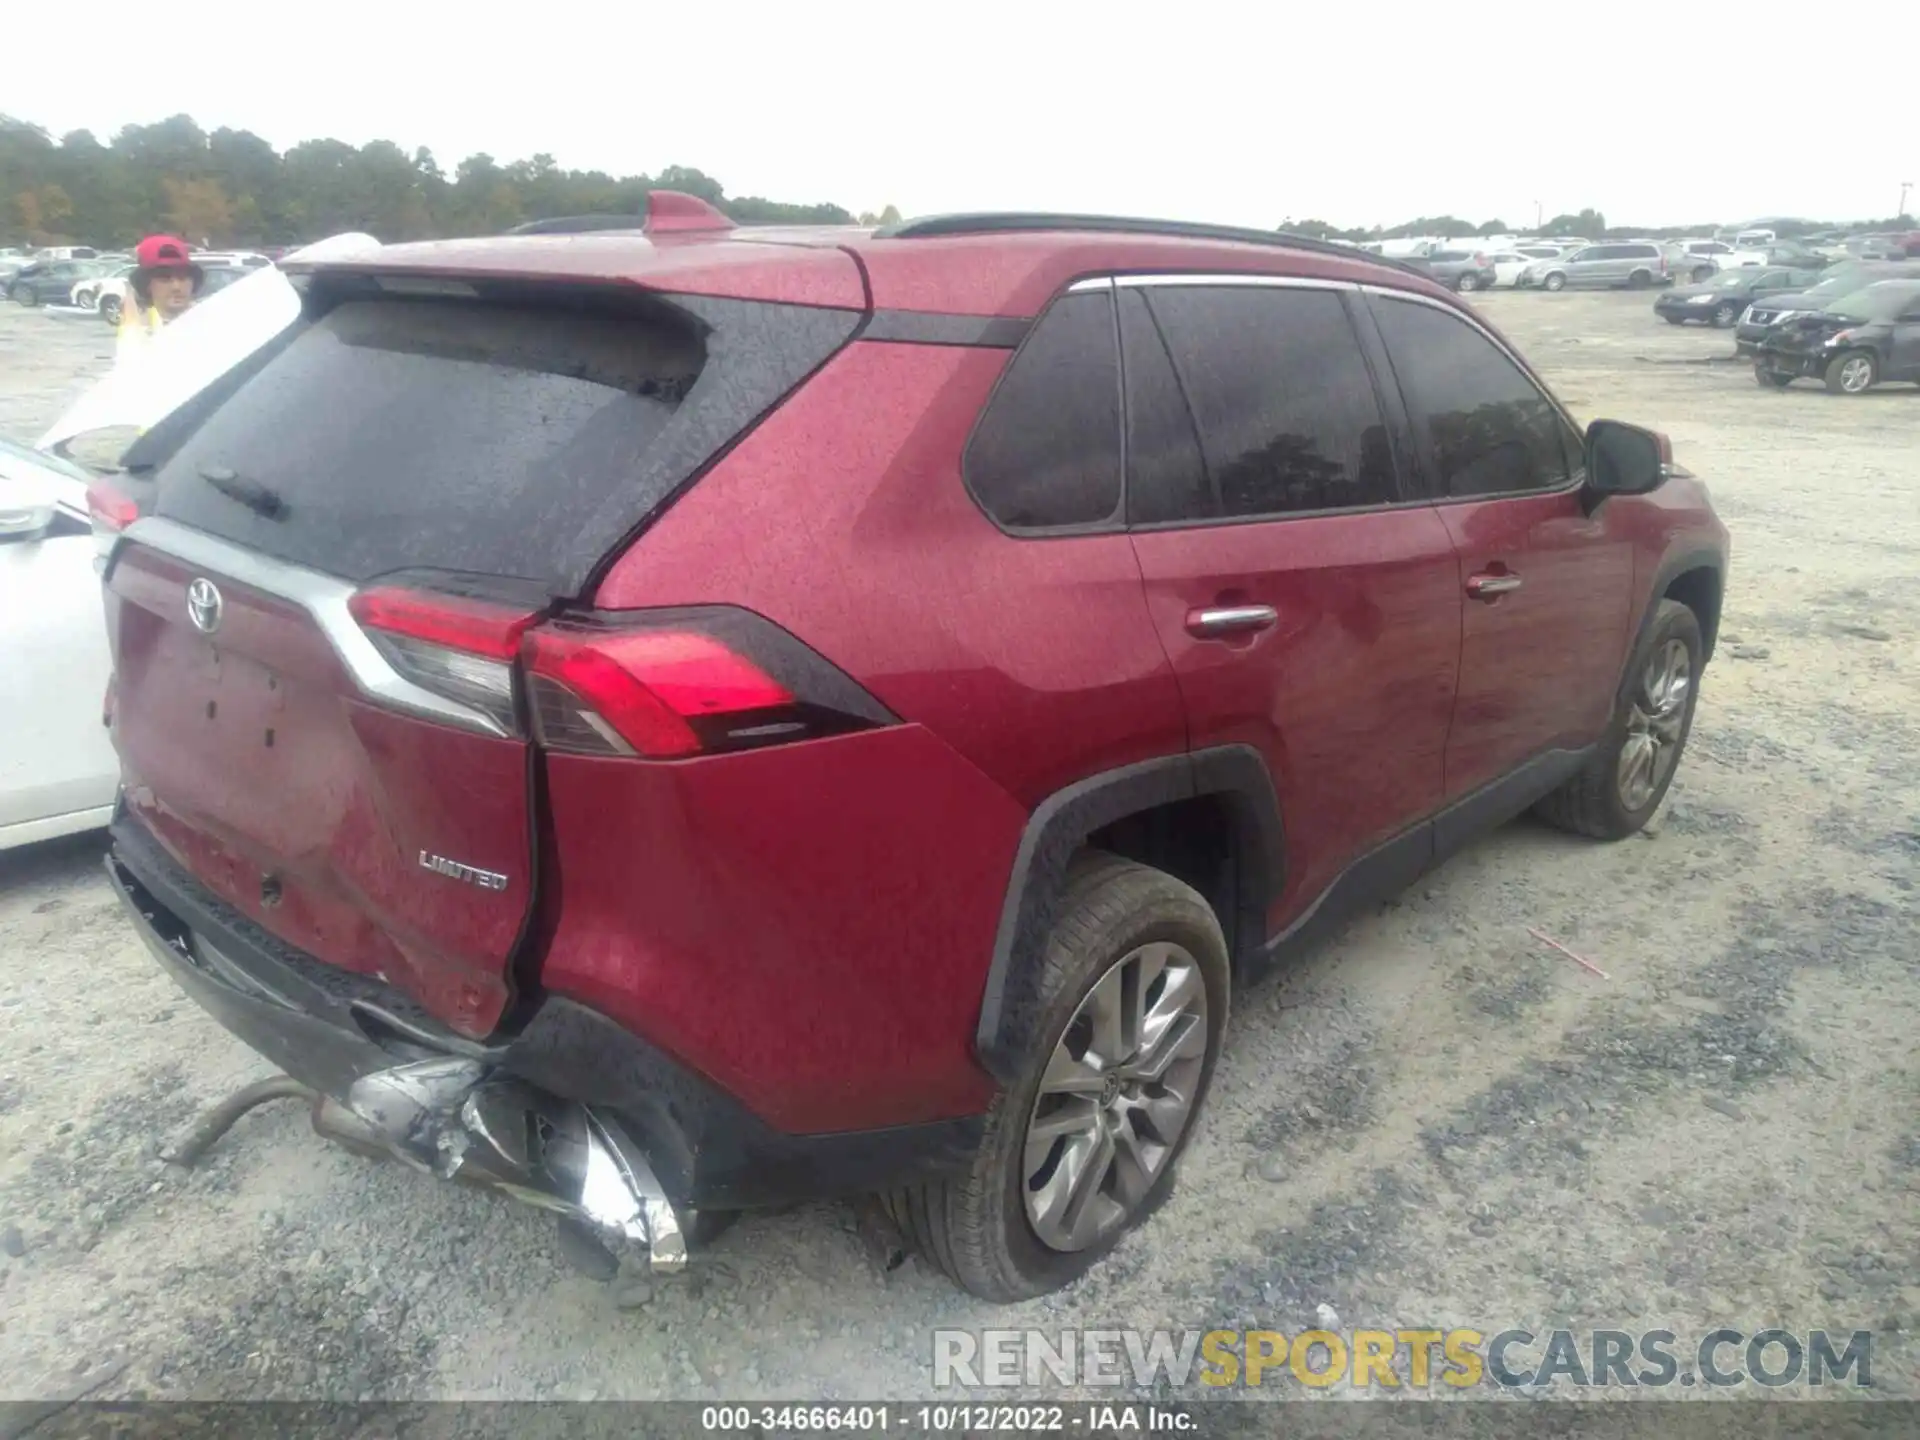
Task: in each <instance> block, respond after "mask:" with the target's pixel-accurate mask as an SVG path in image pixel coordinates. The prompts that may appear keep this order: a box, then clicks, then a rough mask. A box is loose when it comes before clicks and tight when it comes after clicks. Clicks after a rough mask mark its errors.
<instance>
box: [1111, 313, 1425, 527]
mask: <svg viewBox="0 0 1920 1440" xmlns="http://www.w3.org/2000/svg"><path fill="white" fill-rule="evenodd" d="M1136 299H1138V300H1139V301H1140V302H1141V303H1140V305H1139V306H1138V308H1135V307H1134V301H1135V300H1136ZM1123 300H1124V301H1125V304H1124V305H1123V307H1122V312H1121V313H1122V322H1123V325H1124V326H1125V334H1126V344H1127V352H1126V353H1127V369H1128V386H1129V402H1130V404H1129V411H1130V423H1131V425H1132V427H1133V428H1132V432H1131V435H1130V441H1131V446H1132V449H1131V451H1130V459H1131V463H1132V465H1133V471H1132V474H1131V477H1130V480H1131V483H1130V485H1129V494H1130V495H1131V496H1132V497H1133V499H1132V500H1131V502H1130V509H1131V511H1132V515H1131V518H1132V519H1133V520H1134V522H1135V523H1139V524H1150V523H1164V522H1169V521H1179V520H1207V519H1229V518H1250V517H1256V516H1270V515H1272V516H1277V515H1287V514H1299V513H1306V512H1314V511H1323V510H1340V509H1354V508H1359V507H1364V506H1371V505H1384V504H1390V503H1392V502H1394V501H1396V500H1398V499H1399V498H1400V495H1399V488H1398V484H1397V482H1396V477H1395V473H1394V464H1393V450H1392V446H1391V444H1390V443H1389V441H1388V439H1387V430H1386V423H1385V420H1384V418H1383V417H1382V414H1381V410H1380V401H1379V396H1378V395H1377V393H1376V392H1375V390H1374V385H1373V377H1372V374H1371V373H1370V372H1369V371H1368V369H1367V364H1366V360H1365V358H1364V357H1363V356H1362V354H1361V351H1360V344H1359V341H1358V339H1357V337H1356V336H1355V334H1354V330H1353V324H1352V321H1351V320H1350V319H1349V317H1348V315H1347V310H1346V306H1345V304H1344V303H1343V302H1342V300H1341V298H1340V296H1339V295H1338V294H1336V293H1334V292H1333V291H1329V290H1313V289H1291V288H1266V287H1255V286H1238V285H1223V286H1217V287H1216V286H1185V285H1173V286H1149V287H1146V288H1144V289H1142V290H1140V291H1138V292H1134V293H1133V294H1129V295H1125V296H1123ZM1182 412H1184V418H1185V419H1186V421H1187V423H1188V425H1189V426H1190V427H1191V429H1190V431H1186V432H1184V433H1183V427H1182V425H1181V424H1180V421H1181V419H1182V418H1183V416H1182ZM1189 434H1190V435H1191V436H1192V437H1194V438H1193V439H1189V438H1187V435H1189ZM1196 465H1197V467H1198V471H1197V473H1196Z"/></svg>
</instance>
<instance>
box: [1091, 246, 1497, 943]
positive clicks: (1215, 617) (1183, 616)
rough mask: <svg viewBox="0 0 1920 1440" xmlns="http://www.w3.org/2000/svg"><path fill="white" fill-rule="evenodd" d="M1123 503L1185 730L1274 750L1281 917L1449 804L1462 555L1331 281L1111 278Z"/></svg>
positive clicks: (1196, 740) (1277, 910) (1346, 302)
mask: <svg viewBox="0 0 1920 1440" xmlns="http://www.w3.org/2000/svg"><path fill="white" fill-rule="evenodd" d="M1120 284H1121V288H1120V290H1119V295H1118V299H1119V302H1120V315H1121V327H1120V328H1121V341H1122V355H1123V360H1124V365H1125V370H1126V382H1127V392H1128V461H1129V470H1128V523H1129V525H1130V526H1131V528H1132V533H1133V544H1134V549H1135V552H1136V553H1137V554H1138V556H1139V558H1140V569H1141V574H1142V577H1143V578H1144V580H1145V583H1146V593H1147V606H1148V610H1149V612H1150V613H1151V615H1152V617H1153V621H1154V625H1155V628H1156V629H1157V631H1158V632H1159V635H1160V639H1161V643H1162V644H1163V645H1164V646H1165V648H1166V651H1167V654H1168V656H1169V657H1170V658H1171V660H1172V662H1173V667H1174V673H1175V675H1176V676H1177V678H1178V680H1179V684H1180V691H1181V697H1182V700H1183V702H1184V705H1185V709H1186V715H1187V727H1188V735H1189V741H1190V743H1191V745H1192V747H1193V748H1194V749H1195V750H1201V749H1206V748H1209V747H1212V746H1221V745H1249V746H1252V747H1253V748H1255V749H1256V750H1258V751H1259V752H1260V753H1261V754H1262V755H1263V756H1264V757H1265V759H1266V762H1267V767H1268V770H1269V772H1270V773H1271V775H1272V777H1273V781H1274V786H1275V789H1276V791H1277V793H1278V796H1279V800H1280V811H1281V823H1282V825H1283V827H1284V829H1285V844H1286V861H1287V864H1286V875H1285V884H1284V889H1283V891H1282V893H1281V895H1280V898H1279V900H1278V901H1277V902H1276V903H1275V904H1274V906H1273V907H1272V909H1271V910H1270V912H1269V916H1268V920H1269V925H1270V927H1271V928H1272V929H1276V930H1277V929H1279V928H1281V927H1283V926H1284V925H1286V924H1288V923H1290V921H1291V920H1292V919H1293V918H1295V917H1296V916H1297V915H1298V914H1300V913H1301V912H1302V911H1303V910H1304V908H1305V907H1306V906H1307V905H1308V904H1309V903H1310V902H1311V901H1312V900H1313V899H1314V897H1316V896H1318V895H1319V894H1320V893H1321V891H1322V890H1323V889H1324V888H1325V887H1326V886H1327V884H1328V883H1329V882H1331V881H1332V880H1334V879H1335V878H1336V877H1337V876H1338V875H1339V874H1340V872H1341V871H1342V870H1343V869H1345V868H1346V866H1347V865H1348V864H1350V863H1351V862H1352V861H1353V860H1355V859H1356V858H1358V857H1359V856H1360V855H1362V854H1364V853H1365V852H1366V851H1368V850H1370V849H1372V848H1374V847H1375V846H1377V845H1379V844H1380V843H1381V842H1383V841H1385V840H1388V839H1390V838H1392V837H1394V836H1396V835H1399V834H1400V833H1402V832H1403V831H1407V830H1408V829H1409V827H1411V826H1413V825H1415V824H1416V822H1418V821H1420V820H1421V819H1424V818H1425V817H1426V816H1427V815H1428V814H1430V813H1431V812H1432V811H1433V810H1434V809H1435V808H1437V807H1438V805H1439V804H1440V801H1441V794H1442V785H1443V781H1444V773H1443V769H1442V761H1443V751H1444V748H1445V744H1446V735H1447V725H1448V721H1449V718H1450V715H1451V711H1452V705H1453V689H1454V672H1455V667H1456V662H1457V658H1458V651H1459V627H1460V608H1461V602H1460V578H1459V565H1458V562H1457V561H1456V559H1455V558H1454V553H1453V547H1452V544H1451V542H1450V540H1449V539H1448V536H1447V531H1446V527H1445V526H1444V525H1443V524H1442V523H1441V520H1440V517H1439V515H1438V513H1437V512H1436V511H1435V510H1434V509H1433V507H1432V506H1431V505H1430V504H1428V503H1427V502H1426V501H1425V500H1424V499H1423V498H1420V497H1418V496H1417V494H1416V493H1415V492H1414V490H1413V489H1412V487H1411V486H1410V485H1409V484H1408V483H1407V477H1406V475H1405V472H1404V470H1403V468H1402V466H1401V465H1400V464H1398V463H1397V457H1396V454H1395V447H1394V445H1393V443H1392V442H1391V441H1390V439H1389V434H1388V424H1387V420H1386V418H1385V414H1384V412H1383V409H1382V405H1381V401H1380V397H1379V395H1378V393H1377V392H1376V389H1375V381H1374V377H1373V375H1372V373H1371V371H1370V369H1369V366H1368V363H1367V361H1366V359H1365V357H1364V355H1363V353H1362V350H1361V347H1360V344H1359V341H1358V339H1357V336H1356V332H1355V329H1354V320H1353V314H1352V312H1350V310H1349V306H1350V305H1352V304H1355V303H1357V302H1356V301H1355V300H1354V299H1353V298H1352V297H1350V296H1348V295H1344V294H1342V293H1341V292H1340V291H1339V290H1337V289H1331V288H1318V287H1314V286H1312V285H1311V284H1310V283H1309V284H1301V285H1292V284H1287V283H1284V282H1275V281H1272V280H1264V279H1255V278H1251V277H1250V278H1249V279H1248V280H1247V281H1245V282H1236V281H1234V280H1233V279H1231V278H1229V277H1208V278H1207V279H1205V280H1203V281H1196V280H1194V278H1193V277H1161V276H1153V277H1131V278H1129V279H1127V280H1123V281H1122V282H1120Z"/></svg>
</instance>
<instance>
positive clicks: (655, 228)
mask: <svg viewBox="0 0 1920 1440" xmlns="http://www.w3.org/2000/svg"><path fill="white" fill-rule="evenodd" d="M731 229H733V221H731V220H729V219H728V218H727V217H726V216H725V215H723V214H721V213H720V212H719V211H718V210H716V209H715V208H714V207H713V206H711V205H709V204H708V203H707V202H706V201H704V200H702V199H701V198H700V197H699V196H698V195H688V194H685V193H683V192H681V191H679V190H649V191H648V192H647V213H646V214H645V215H558V216H554V217H553V218H551V219H547V220H529V221H528V222H527V223H526V224H524V225H516V226H514V227H513V229H511V230H509V231H507V234H509V235H584V234H588V233H590V232H592V231H595V230H638V231H639V232H640V233H641V234H643V235H688V234H711V233H716V232H723V231H727V230H731Z"/></svg>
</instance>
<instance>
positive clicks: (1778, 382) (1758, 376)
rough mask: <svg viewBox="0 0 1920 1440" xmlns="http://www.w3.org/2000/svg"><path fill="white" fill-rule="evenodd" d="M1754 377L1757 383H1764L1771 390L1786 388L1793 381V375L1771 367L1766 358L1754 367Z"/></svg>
mask: <svg viewBox="0 0 1920 1440" xmlns="http://www.w3.org/2000/svg"><path fill="white" fill-rule="evenodd" d="M1753 378H1754V381H1755V382H1756V383H1757V384H1760V385H1764V386H1766V387H1767V388H1768V389H1769V390H1784V389H1786V388H1787V386H1789V385H1791V384H1792V383H1793V376H1791V375H1788V374H1786V373H1785V372H1783V371H1780V370H1772V369H1769V368H1768V367H1767V364H1766V362H1765V361H1764V360H1763V361H1761V362H1759V363H1758V364H1756V365H1755V366H1754V367H1753Z"/></svg>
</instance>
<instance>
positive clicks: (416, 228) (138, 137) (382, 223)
mask: <svg viewBox="0 0 1920 1440" xmlns="http://www.w3.org/2000/svg"><path fill="white" fill-rule="evenodd" d="M655 189H661V190H680V191H684V192H686V193H687V194H690V195H698V196H699V197H700V198H701V199H703V200H706V201H708V202H710V203H711V204H713V205H715V206H717V207H718V208H719V209H721V210H722V211H724V212H725V213H726V214H727V215H729V216H730V217H731V218H732V219H733V220H734V221H735V222H737V223H739V224H742V225H764V224H826V225H844V224H850V223H852V222H853V221H854V219H855V216H854V215H853V214H852V213H851V212H849V211H848V210H846V209H844V208H843V207H841V206H839V205H832V204H810V205H800V204H789V203H785V202H782V201H776V200H766V199H762V198H761V197H759V196H729V195H728V194H727V193H726V191H725V190H724V188H723V187H722V186H721V184H720V182H719V181H718V180H716V179H714V178H713V177H712V176H710V175H707V174H705V173H704V172H702V171H699V170H695V169H691V168H689V167H686V166H682V165H672V166H669V167H667V168H666V169H665V170H662V171H661V172H660V173H659V174H658V175H624V176H614V175H609V174H607V173H605V172H604V171H600V170H566V169H562V168H561V167H560V166H559V165H558V164H556V163H555V161H554V158H553V157H552V156H551V155H535V156H534V157H533V158H532V159H530V160H515V161H513V162H511V163H508V164H501V163H500V162H499V161H497V160H495V159H494V158H493V157H492V156H491V155H469V156H468V157H467V158H466V159H464V160H462V161H460V162H459V163H458V164H457V165H455V166H454V167H453V170H452V172H451V173H448V172H447V171H446V170H445V169H444V168H443V167H442V166H441V165H440V163H439V162H438V161H437V160H436V159H435V158H434V155H433V152H432V151H431V150H428V149H426V148H424V147H422V148H420V149H416V150H415V151H414V152H413V153H412V154H408V153H407V152H406V151H405V150H402V149H401V148H400V147H399V146H398V145H395V144H393V143H392V142H391V141H387V140H375V141H373V142H372V143H371V144H367V145H362V146H359V147H358V148H356V147H354V146H352V145H348V144H345V143H344V142H342V141H339V140H306V141H302V142H301V143H300V144H298V145H295V146H293V147H292V148H291V149H289V150H287V151H286V152H284V153H282V152H279V151H276V150H275V149H274V148H273V146H272V145H270V144H268V143H267V142H266V141H265V140H263V139H261V138H260V137H259V136H258V135H255V134H253V133H252V132H251V131H247V130H232V129H228V128H225V127H222V128H220V129H218V130H214V131H211V132H209V131H206V130H202V129H201V128H200V126H199V125H198V124H196V123H195V122H194V121H193V119H192V118H191V117H189V116H186V115H175V116H173V117H172V118H170V119H167V120H162V121H160V122H159V123H158V124H155V125H129V126H127V127H126V128H125V129H123V130H121V131H120V132H119V133H118V134H116V135H114V136H113V137H112V139H110V140H108V141H105V142H102V141H101V140H99V139H98V138H97V137H96V136H94V135H93V133H92V132H90V131H87V130H76V131H74V132H72V133H71V134H68V135H63V136H60V137H59V138H58V139H57V140H56V139H55V138H54V137H53V136H52V135H50V134H48V133H47V131H46V130H44V129H43V128H41V127H40V126H37V125H33V124H29V123H28V122H26V121H24V120H19V119H15V118H13V117H10V116H6V115H0V243H8V244H28V245H58V244H75V243H78V244H92V245H100V246H108V245H112V246H126V245H130V244H132V243H133V242H134V241H135V240H138V239H139V238H140V237H141V236H142V235H147V234H151V233H153V232H155V231H167V232H170V233H172V234H176V235H180V236H182V237H184V238H185V239H187V240H188V241H189V242H190V243H193V244H196V245H199V244H210V245H215V246H236V245H291V244H295V243H298V242H300V241H306V240H317V239H320V238H322V237H323V236H327V235H336V234H339V233H341V232H343V231H348V230H361V231H365V232H367V233H369V234H371V235H374V236H376V237H377V238H379V239H380V240H383V241H387V242H389V243H391V242H394V241H400V240H425V239H433V238H436V237H439V236H445V235H488V234H498V233H500V232H501V231H503V230H507V229H510V228H512V227H513V226H515V225H518V224H520V223H521V222H523V221H526V220H534V219H539V218H541V217H548V216H556V215H586V214H617V215H635V214H639V213H640V212H641V211H643V210H644V209H645V208H646V199H647V193H648V192H649V191H650V190H655ZM889 209H891V207H889ZM862 218H865V219H868V220H870V221H872V220H879V219H880V218H881V217H880V216H867V217H862ZM888 218H894V217H891V216H890V217H888Z"/></svg>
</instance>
